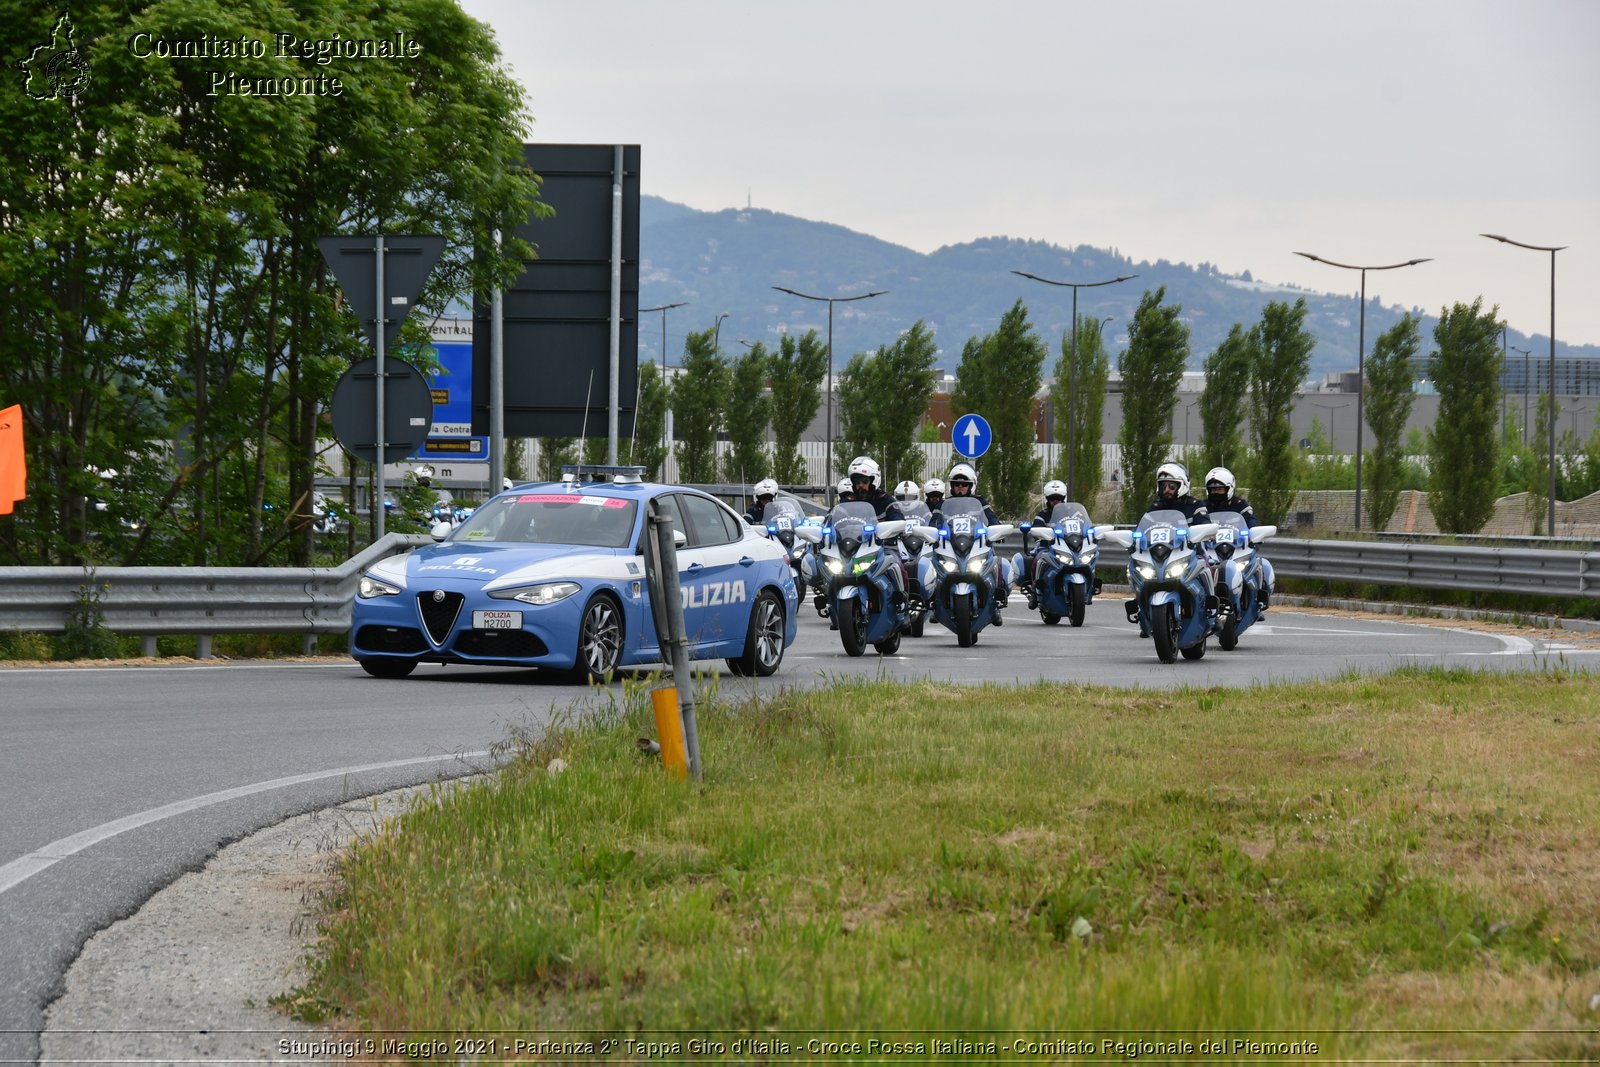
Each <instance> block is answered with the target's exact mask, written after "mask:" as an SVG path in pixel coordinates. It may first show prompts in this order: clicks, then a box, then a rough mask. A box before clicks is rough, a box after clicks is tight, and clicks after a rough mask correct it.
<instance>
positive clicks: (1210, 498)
mask: <svg viewBox="0 0 1600 1067" xmlns="http://www.w3.org/2000/svg"><path fill="white" fill-rule="evenodd" d="M1237 485H1238V483H1237V482H1236V481H1235V480H1234V477H1233V472H1232V471H1230V470H1229V469H1228V468H1227V467H1212V468H1211V469H1210V470H1208V471H1206V501H1205V503H1206V511H1207V513H1209V514H1214V513H1216V512H1219V511H1237V512H1238V513H1239V514H1240V515H1241V516H1243V517H1244V522H1245V525H1246V526H1248V527H1250V528H1251V529H1254V528H1255V526H1256V509H1255V508H1253V507H1251V506H1250V501H1248V500H1246V499H1245V498H1244V497H1242V496H1240V495H1239V493H1238V488H1237ZM1260 559H1261V610H1262V611H1266V610H1267V605H1268V602H1269V601H1270V600H1271V595H1272V585H1273V572H1272V563H1271V561H1270V560H1268V559H1267V557H1265V556H1261V557H1260Z"/></svg>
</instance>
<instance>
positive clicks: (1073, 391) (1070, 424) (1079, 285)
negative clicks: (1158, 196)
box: [1011, 270, 1138, 500]
mask: <svg viewBox="0 0 1600 1067" xmlns="http://www.w3.org/2000/svg"><path fill="white" fill-rule="evenodd" d="M1011 273H1012V274H1016V275H1020V276H1021V277H1024V278H1031V279H1033V280H1034V281H1036V282H1044V283H1045V284H1046V285H1059V286H1062V287H1064V288H1068V289H1071V290H1072V356H1071V364H1070V366H1069V369H1068V374H1067V499H1068V500H1076V499H1078V497H1077V495H1076V493H1077V488H1078V478H1077V475H1078V290H1079V289H1094V288H1097V287H1098V286H1102V285H1116V284H1117V283H1118V282H1126V281H1131V280H1132V279H1134V278H1137V277H1138V275H1137V274H1124V275H1123V276H1122V277H1120V278H1107V279H1106V280H1105V281H1103V282H1058V281H1055V280H1054V279H1052V278H1041V277H1039V276H1038V275H1037V274H1029V273H1028V272H1027V271H1025V270H1014V271H1012V272H1011ZM1109 321H1111V319H1110V316H1107V317H1106V319H1104V320H1102V321H1101V323H1100V325H1101V326H1104V325H1105V324H1106V322H1109ZM1098 330H1099V327H1096V331H1097V332H1098Z"/></svg>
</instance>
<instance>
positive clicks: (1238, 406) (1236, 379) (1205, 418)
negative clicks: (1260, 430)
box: [1194, 322, 1251, 479]
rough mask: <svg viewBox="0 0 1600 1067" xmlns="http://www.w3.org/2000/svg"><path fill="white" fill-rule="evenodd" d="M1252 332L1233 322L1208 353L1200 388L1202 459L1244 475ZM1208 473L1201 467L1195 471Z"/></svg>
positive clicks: (1204, 463)
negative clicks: (1203, 382)
mask: <svg viewBox="0 0 1600 1067" xmlns="http://www.w3.org/2000/svg"><path fill="white" fill-rule="evenodd" d="M1250 355H1251V349H1250V336H1249V334H1247V333H1246V332H1245V328H1244V326H1243V325H1241V324H1240V323H1237V322H1236V323H1234V324H1233V328H1232V329H1231V330H1229V331H1228V336H1227V337H1226V338H1224V339H1223V341H1222V343H1221V344H1220V345H1218V346H1217V349H1216V351H1215V352H1212V353H1211V355H1209V356H1207V357H1206V361H1205V372H1206V384H1205V387H1204V388H1203V389H1202V390H1201V392H1200V463H1201V464H1202V465H1203V467H1204V469H1205V470H1210V469H1211V468H1212V467H1227V468H1228V469H1229V470H1231V471H1232V472H1233V476H1234V477H1235V478H1238V479H1242V478H1243V477H1244V472H1243V470H1242V468H1243V466H1244V463H1245V459H1246V456H1245V445H1244V425H1245V412H1246V411H1247V410H1248V409H1249V406H1250ZM1194 473H1195V474H1198V475H1199V476H1200V477H1202V478H1203V477H1205V475H1204V473H1203V472H1202V471H1195V472H1194Z"/></svg>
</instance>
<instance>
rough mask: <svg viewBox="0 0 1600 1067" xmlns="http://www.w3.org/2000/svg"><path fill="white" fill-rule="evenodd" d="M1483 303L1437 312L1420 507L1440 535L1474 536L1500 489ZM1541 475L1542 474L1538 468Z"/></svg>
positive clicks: (1489, 335)
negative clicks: (1433, 401)
mask: <svg viewBox="0 0 1600 1067" xmlns="http://www.w3.org/2000/svg"><path fill="white" fill-rule="evenodd" d="M1499 312H1500V309H1499V308H1498V307H1495V308H1491V309H1489V310H1488V311H1484V310H1483V298H1482V297H1479V298H1478V299H1476V300H1474V301H1473V302H1472V304H1471V305H1470V306H1469V305H1466V304H1459V303H1458V304H1456V305H1455V306H1454V307H1450V308H1446V309H1443V310H1442V311H1441V313H1440V315H1439V324H1438V325H1437V326H1435V327H1434V330H1433V339H1434V343H1435V344H1436V345H1437V346H1438V349H1437V350H1436V351H1435V352H1434V353H1433V355H1432V356H1431V357H1429V360H1428V376H1429V378H1431V379H1432V380H1433V384H1434V387H1435V388H1437V389H1438V390H1439V414H1438V416H1437V418H1435V419H1434V423H1433V432H1432V433H1430V434H1429V435H1428V454H1429V457H1430V464H1429V468H1430V473H1429V479H1428V506H1429V508H1430V509H1432V511H1433V518H1434V521H1436V522H1437V523H1438V524H1439V529H1440V530H1442V531H1444V532H1445V533H1468V534H1469V533H1477V532H1478V531H1479V530H1481V529H1483V524H1484V523H1486V522H1488V521H1489V516H1491V515H1493V514H1494V501H1495V494H1496V492H1497V491H1498V488H1499V484H1500V451H1499V433H1498V430H1499V420H1500V368H1501V364H1502V362H1503V360H1502V357H1501V354H1500V345H1499V338H1500V322H1499ZM1546 470H1547V471H1548V468H1546Z"/></svg>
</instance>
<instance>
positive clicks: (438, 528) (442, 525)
mask: <svg viewBox="0 0 1600 1067" xmlns="http://www.w3.org/2000/svg"><path fill="white" fill-rule="evenodd" d="M428 533H430V534H432V535H433V539H434V540H435V541H443V540H444V539H445V538H446V537H449V536H450V524H449V523H448V522H436V523H434V524H433V528H432V529H431V530H429V531H428Z"/></svg>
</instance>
